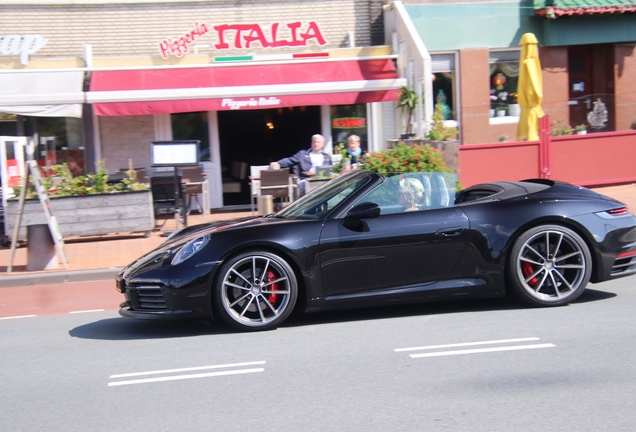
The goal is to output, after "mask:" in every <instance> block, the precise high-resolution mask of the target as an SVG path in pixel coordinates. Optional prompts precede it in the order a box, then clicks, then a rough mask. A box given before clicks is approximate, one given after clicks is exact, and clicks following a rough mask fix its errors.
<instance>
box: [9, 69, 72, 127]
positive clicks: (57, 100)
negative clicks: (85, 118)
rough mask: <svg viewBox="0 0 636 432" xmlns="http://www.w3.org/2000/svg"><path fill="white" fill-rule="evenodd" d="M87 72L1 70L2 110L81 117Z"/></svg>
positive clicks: (34, 114)
mask: <svg viewBox="0 0 636 432" xmlns="http://www.w3.org/2000/svg"><path fill="white" fill-rule="evenodd" d="M83 83H84V72H83V71H62V72H56V71H51V72H48V71H47V72H32V71H30V70H24V71H19V72H13V71H12V72H0V112H5V113H10V114H19V115H27V116H36V117H81V116H82V104H83V103H84V92H83Z"/></svg>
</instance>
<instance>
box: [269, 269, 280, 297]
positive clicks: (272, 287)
mask: <svg viewBox="0 0 636 432" xmlns="http://www.w3.org/2000/svg"><path fill="white" fill-rule="evenodd" d="M275 280H276V275H275V274H274V272H273V271H271V270H267V282H273V281H275ZM269 291H278V284H277V283H275V284H271V285H270V286H269ZM276 297H278V294H276V293H272V294H270V295H269V296H268V297H267V299H268V300H269V302H270V303H272V304H274V303H276Z"/></svg>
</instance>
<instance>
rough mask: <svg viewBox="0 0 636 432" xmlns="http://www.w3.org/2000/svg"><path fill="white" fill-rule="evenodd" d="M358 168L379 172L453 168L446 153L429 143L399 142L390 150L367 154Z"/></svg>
mask: <svg viewBox="0 0 636 432" xmlns="http://www.w3.org/2000/svg"><path fill="white" fill-rule="evenodd" d="M358 169H363V170H366V171H374V172H378V173H383V174H386V173H407V172H446V173H451V172H453V170H452V169H451V168H449V167H448V165H446V161H445V160H444V153H442V151H440V150H437V149H435V148H433V147H431V146H430V145H428V144H425V145H418V144H410V145H409V144H405V143H399V144H398V145H396V146H395V147H393V148H392V149H389V150H383V151H380V152H373V153H369V154H367V155H366V156H365V157H364V158H363V159H362V164H360V165H359V166H358Z"/></svg>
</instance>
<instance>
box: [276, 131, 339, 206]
mask: <svg viewBox="0 0 636 432" xmlns="http://www.w3.org/2000/svg"><path fill="white" fill-rule="evenodd" d="M324 147H325V137H323V136H322V135H320V134H316V135H314V136H312V137H311V147H310V148H309V149H306V150H301V151H299V152H298V153H296V154H295V155H293V156H290V157H287V158H283V159H281V160H279V161H277V162H272V163H271V164H270V168H271V169H278V168H288V167H289V168H294V167H297V168H298V173H297V174H298V176H299V177H300V180H301V181H300V184H299V186H300V194H301V195H304V193H305V183H304V180H305V179H307V178H308V177H313V176H315V175H316V167H319V166H325V165H331V156H330V155H329V154H327V153H325V152H324V151H323V149H324Z"/></svg>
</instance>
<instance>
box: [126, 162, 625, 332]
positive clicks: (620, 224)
mask: <svg viewBox="0 0 636 432" xmlns="http://www.w3.org/2000/svg"><path fill="white" fill-rule="evenodd" d="M456 183H457V182H456V177H455V175H453V174H446V173H408V174H396V175H389V174H378V173H375V172H369V171H362V170H354V171H350V172H348V173H345V174H342V175H340V176H339V177H337V178H336V179H334V180H331V181H330V182H328V183H326V184H324V185H323V186H321V187H319V188H317V189H315V190H313V191H312V192H311V193H309V194H307V195H305V196H304V197H302V198H301V199H299V200H297V201H295V202H293V203H291V204H290V205H288V206H287V207H285V208H283V209H282V210H281V211H279V212H277V213H273V214H269V215H266V216H252V217H246V218H241V219H236V220H230V221H224V222H217V223H208V224H201V225H194V226H189V227H186V228H184V229H182V230H181V231H178V232H176V233H174V234H173V235H172V236H171V237H170V238H168V239H167V240H166V241H165V242H164V243H163V244H162V245H160V246H159V247H157V248H156V249H154V250H152V251H151V252H149V253H147V254H146V255H144V256H142V257H141V258H139V259H138V260H136V261H135V262H133V263H131V264H130V265H128V266H127V267H126V268H125V269H123V270H122V271H121V273H120V274H119V275H118V277H117V280H116V286H117V290H118V291H119V292H121V293H122V294H124V295H125V303H123V304H122V306H121V309H120V314H121V315H123V316H126V317H134V318H147V319H169V318H186V319H197V320H211V319H216V318H220V319H221V320H222V321H224V322H226V323H227V324H229V325H231V326H233V327H235V328H237V329H240V330H247V331H255V330H266V329H271V328H274V327H277V326H279V325H280V324H281V323H283V322H284V321H285V319H286V318H287V317H288V316H289V315H290V313H291V312H292V310H294V309H297V310H302V311H305V312H311V311H321V310H327V309H335V308H357V307H366V306H379V305H384V304H391V305H395V304H399V303H410V302H425V301H440V300H450V299H467V298H485V297H502V296H505V295H506V294H512V295H516V296H517V297H519V298H520V299H521V300H523V301H525V302H526V303H528V304H529V305H532V306H558V305H563V304H566V303H569V302H572V301H574V300H575V299H576V298H577V297H579V295H581V293H582V292H583V290H585V287H586V286H587V284H588V283H589V282H593V283H598V282H603V281H607V280H610V279H613V278H618V277H622V276H628V275H632V274H634V273H635V272H636V259H635V257H636V218H635V217H634V215H633V214H632V213H630V211H629V210H628V209H627V207H626V206H625V205H624V204H622V203H620V202H618V201H616V200H614V199H611V198H609V197H606V196H603V195H600V194H598V193H596V192H594V191H591V190H589V189H586V188H583V187H578V186H574V185H571V184H567V183H563V182H558V181H552V180H545V179H531V180H524V181H517V182H510V181H507V182H503V181H502V182H492V183H484V184H478V185H475V186H471V187H469V188H466V189H464V190H460V191H456Z"/></svg>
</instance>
